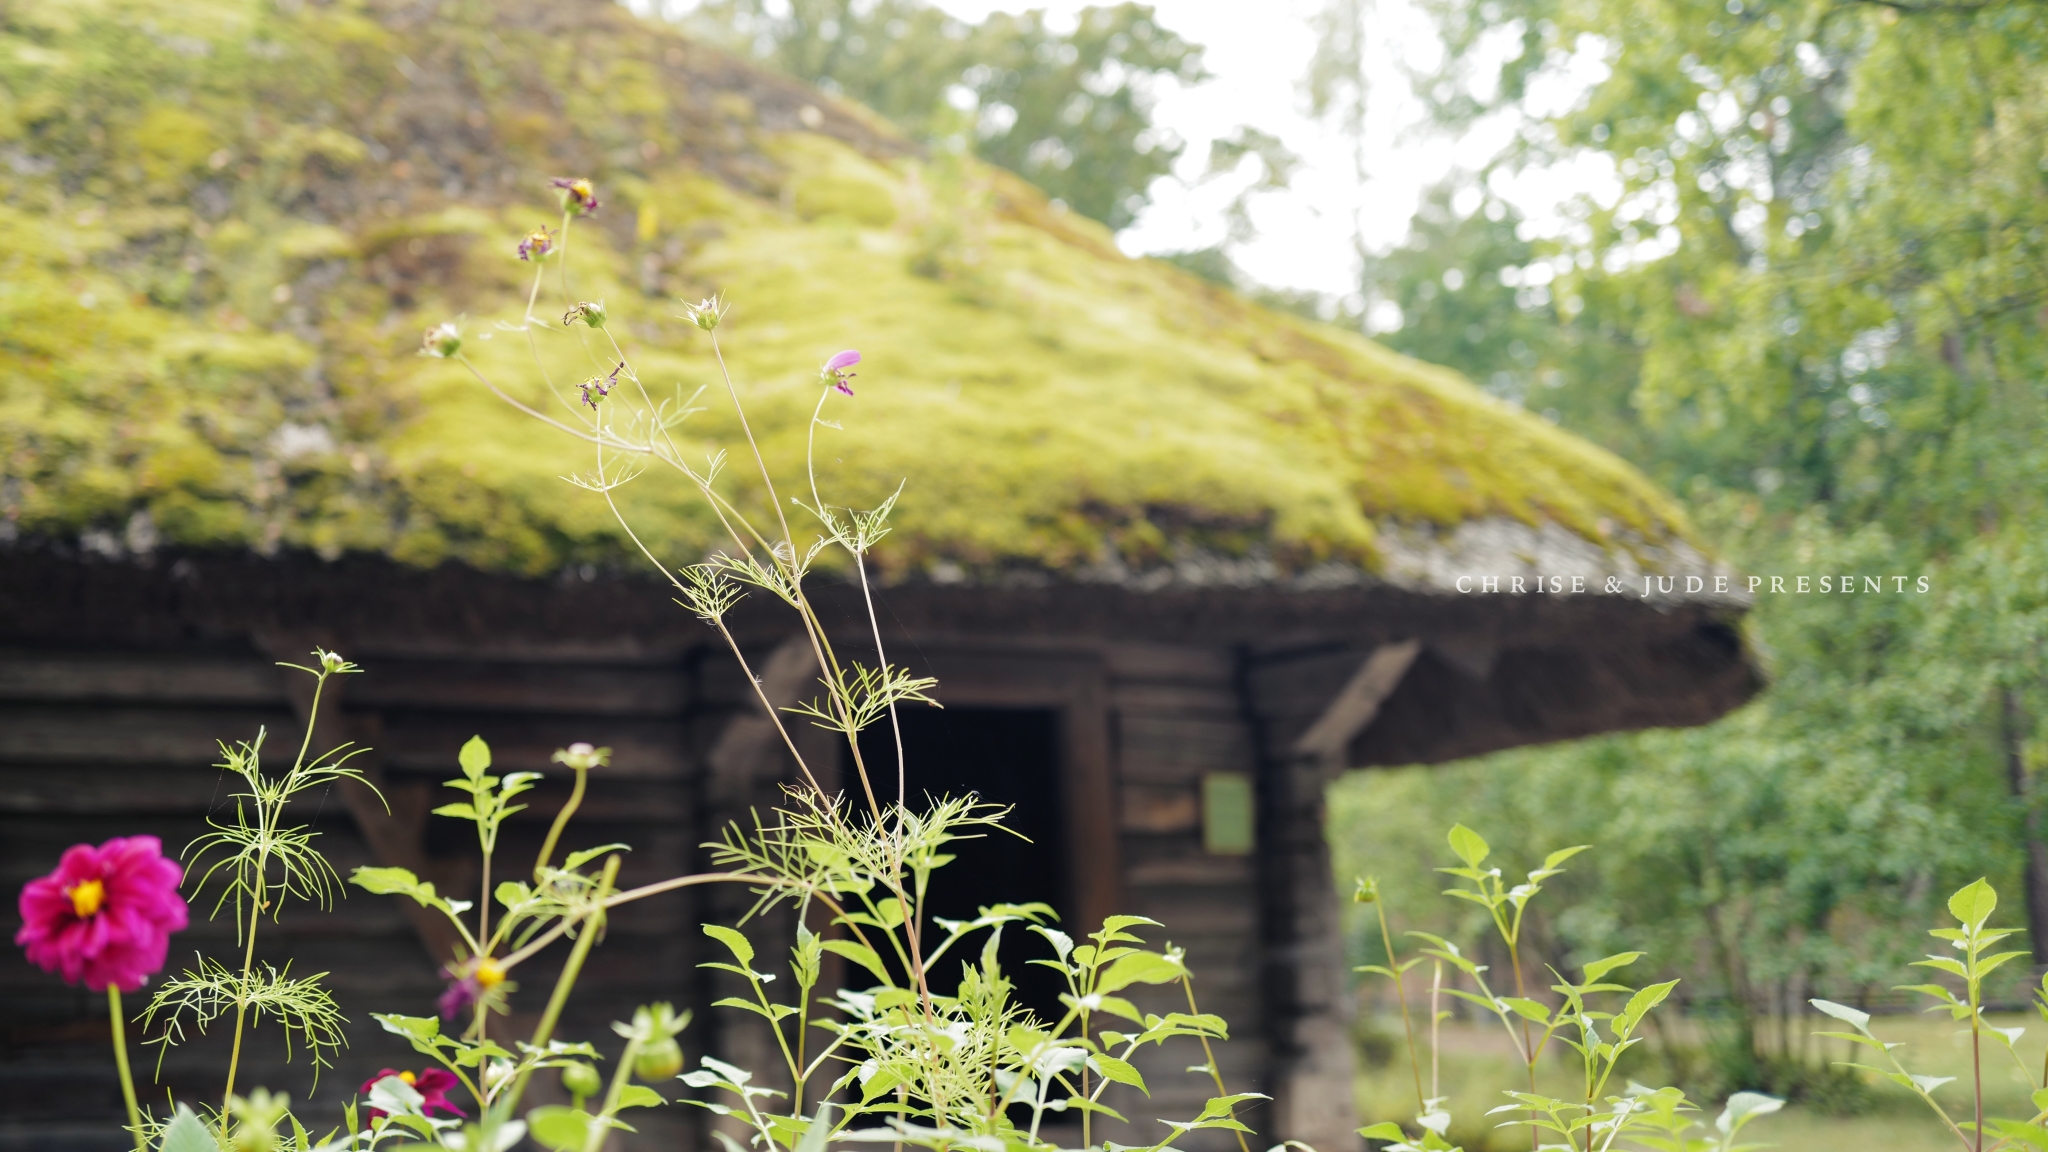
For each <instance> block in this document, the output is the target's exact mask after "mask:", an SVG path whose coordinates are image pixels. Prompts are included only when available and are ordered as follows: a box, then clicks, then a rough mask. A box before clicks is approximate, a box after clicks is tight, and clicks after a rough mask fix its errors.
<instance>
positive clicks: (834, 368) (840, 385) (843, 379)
mask: <svg viewBox="0 0 2048 1152" xmlns="http://www.w3.org/2000/svg"><path fill="white" fill-rule="evenodd" d="M858 363H860V353H858V352H856V351H854V350H853V349H851V348H848V349H847V350H846V351H844V352H841V353H839V354H838V355H837V356H834V357H832V358H831V359H830V360H827V361H825V366H824V367H823V368H820V369H818V379H819V380H820V381H822V382H824V383H826V384H830V385H831V386H832V388H833V390H834V391H836V392H838V393H840V394H841V395H843V396H851V395H853V387H852V386H851V385H849V384H847V380H849V379H851V378H852V377H853V376H855V375H857V373H854V372H849V371H847V369H849V368H851V367H853V366H854V365H855V364H858Z"/></svg>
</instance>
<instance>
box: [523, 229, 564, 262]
mask: <svg viewBox="0 0 2048 1152" xmlns="http://www.w3.org/2000/svg"><path fill="white" fill-rule="evenodd" d="M554 250H555V234H554V233H553V232H550V231H548V230H547V229H545V228H535V229H534V230H533V231H531V232H528V233H527V234H526V238H525V239H524V240H521V241H520V242H519V258H520V259H521V260H545V259H547V258H548V254H549V253H551V252H553V251H554Z"/></svg>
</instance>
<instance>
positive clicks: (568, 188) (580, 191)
mask: <svg viewBox="0 0 2048 1152" xmlns="http://www.w3.org/2000/svg"><path fill="white" fill-rule="evenodd" d="M548 183H549V184H550V185H552V186H554V187H556V188H560V189H561V190H562V207H563V208H565V209H567V210H568V211H570V212H573V213H575V214H576V215H578V216H588V215H590V214H591V213H592V212H595V211H597V189H596V188H595V187H593V186H592V185H591V183H590V179H589V178H588V177H585V176H578V177H576V178H575V179H573V180H569V179H555V180H550V181H548Z"/></svg>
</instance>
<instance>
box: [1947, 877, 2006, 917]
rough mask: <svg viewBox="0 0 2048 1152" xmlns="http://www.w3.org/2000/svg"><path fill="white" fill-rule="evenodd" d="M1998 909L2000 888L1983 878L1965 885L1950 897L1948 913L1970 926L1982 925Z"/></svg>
mask: <svg viewBox="0 0 2048 1152" xmlns="http://www.w3.org/2000/svg"><path fill="white" fill-rule="evenodd" d="M1997 910H1998V890H1997V889H1995V888H1993V887H1992V886H1991V885H1990V884H1987V883H1985V881H1984V880H1983V878H1981V877H1979V878H1978V879H1976V880H1973V881H1971V882H1970V883H1968V884H1966V885H1964V886H1963V887H1961V888H1958V889H1957V890H1956V894H1955V895H1953V896H1951V897H1949V898H1948V913H1949V915H1951V916H1954V917H1955V918H1956V919H1957V920H1959V921H1961V922H1962V923H1963V924H1964V926H1966V927H1970V928H1979V927H1982V926H1983V924H1984V921H1986V920H1989V919H1991V914H1992V913H1993V912H1995V911H1997Z"/></svg>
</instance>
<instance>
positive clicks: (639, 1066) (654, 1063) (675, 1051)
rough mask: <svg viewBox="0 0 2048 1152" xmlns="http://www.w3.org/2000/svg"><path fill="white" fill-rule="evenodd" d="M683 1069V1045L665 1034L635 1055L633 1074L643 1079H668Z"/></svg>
mask: <svg viewBox="0 0 2048 1152" xmlns="http://www.w3.org/2000/svg"><path fill="white" fill-rule="evenodd" d="M682 1070H683V1046H682V1045H680V1044H678V1043H676V1041H675V1037H673V1036H664V1037H662V1038H661V1039H659V1040H656V1041H654V1042H653V1043H651V1044H648V1045H646V1046H645V1047H643V1048H641V1049H640V1051H639V1053H638V1054H637V1055H635V1056H634V1057H633V1075H634V1076H636V1077H638V1078H640V1079H641V1080H643V1081H645V1080H666V1079H668V1078H669V1077H671V1076H674V1075H676V1074H677V1073H679V1072H681V1071H682Z"/></svg>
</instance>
